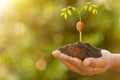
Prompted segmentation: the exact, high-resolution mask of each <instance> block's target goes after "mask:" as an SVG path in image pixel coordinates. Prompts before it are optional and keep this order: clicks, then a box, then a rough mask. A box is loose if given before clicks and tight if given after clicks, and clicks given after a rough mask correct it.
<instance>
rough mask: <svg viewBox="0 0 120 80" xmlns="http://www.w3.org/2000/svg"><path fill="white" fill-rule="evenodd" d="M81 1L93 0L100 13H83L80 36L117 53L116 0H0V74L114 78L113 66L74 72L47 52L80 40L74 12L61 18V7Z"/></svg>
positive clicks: (28, 79)
mask: <svg viewBox="0 0 120 80" xmlns="http://www.w3.org/2000/svg"><path fill="white" fill-rule="evenodd" d="M86 1H91V2H94V3H96V4H97V5H98V6H99V7H98V12H99V14H98V15H92V14H90V13H85V14H84V15H83V16H82V21H84V22H85V25H86V26H85V28H84V31H83V41H84V42H89V43H91V44H93V45H94V46H96V47H99V48H102V49H107V50H109V51H110V52H112V53H120V10H119V9H120V0H0V80H119V79H120V73H119V72H113V71H107V72H105V73H101V74H98V75H94V76H90V77H89V76H87V77H85V76H82V75H79V74H77V73H74V72H72V71H70V70H68V69H67V68H66V67H65V66H64V65H63V64H61V63H60V62H59V61H58V60H57V59H55V58H54V57H53V56H52V55H51V52H52V51H53V50H55V49H57V48H58V47H60V46H62V45H65V44H69V43H73V42H77V41H79V37H78V36H79V34H78V32H77V31H76V28H75V26H76V22H77V21H78V20H79V19H78V17H77V16H76V15H75V14H73V16H72V17H69V18H68V20H64V19H63V17H61V16H60V13H61V12H60V11H61V9H62V8H63V7H66V6H68V5H74V4H76V3H77V4H81V3H84V2H86Z"/></svg>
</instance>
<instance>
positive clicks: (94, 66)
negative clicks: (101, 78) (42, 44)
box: [52, 50, 120, 76]
mask: <svg viewBox="0 0 120 80" xmlns="http://www.w3.org/2000/svg"><path fill="white" fill-rule="evenodd" d="M52 54H53V56H54V57H56V58H57V59H58V60H60V61H61V62H62V63H63V64H64V65H65V66H66V67H68V68H69V69H70V70H72V71H74V72H76V73H79V74H80V75H88V76H91V75H95V74H99V73H102V72H105V71H107V70H115V71H120V54H111V53H110V52H109V51H107V50H101V54H102V57H100V58H86V59H84V60H83V61H81V60H80V59H77V58H75V57H71V56H67V55H65V54H63V53H61V52H60V51H59V50H55V51H53V52H52Z"/></svg>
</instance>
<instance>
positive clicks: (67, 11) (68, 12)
mask: <svg viewBox="0 0 120 80" xmlns="http://www.w3.org/2000/svg"><path fill="white" fill-rule="evenodd" d="M83 10H85V11H88V12H91V13H92V14H98V11H97V5H96V4H92V3H90V2H86V3H85V4H83V5H82V7H73V6H68V7H66V8H63V9H62V10H61V16H63V17H64V19H65V20H66V19H68V17H69V16H72V14H73V12H75V13H77V15H78V17H79V22H77V25H76V29H77V30H78V31H79V38H80V42H82V30H83V28H84V22H83V21H81V14H82V11H83Z"/></svg>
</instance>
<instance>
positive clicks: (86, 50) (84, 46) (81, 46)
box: [58, 42, 102, 60]
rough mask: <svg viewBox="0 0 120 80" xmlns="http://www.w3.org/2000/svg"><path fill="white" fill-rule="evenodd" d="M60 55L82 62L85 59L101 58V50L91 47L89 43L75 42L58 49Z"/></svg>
mask: <svg viewBox="0 0 120 80" xmlns="http://www.w3.org/2000/svg"><path fill="white" fill-rule="evenodd" d="M58 50H59V51H60V52H61V53H64V54H67V55H69V56H72V57H77V58H79V59H81V60H84V59H85V58H87V57H94V58H99V57H101V56H102V54H101V53H100V51H101V49H99V48H96V47H94V46H92V45H91V44H89V43H83V42H76V43H72V44H67V45H65V46H62V47H60V48H59V49H58Z"/></svg>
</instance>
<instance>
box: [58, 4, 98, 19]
mask: <svg viewBox="0 0 120 80" xmlns="http://www.w3.org/2000/svg"><path fill="white" fill-rule="evenodd" d="M97 7H98V6H97V5H96V4H92V3H90V2H86V3H85V4H84V5H83V6H82V7H81V8H79V7H73V6H68V7H66V8H63V9H61V14H60V15H61V16H63V17H64V19H65V20H66V19H67V18H68V16H72V13H73V12H78V13H79V12H81V11H82V10H85V11H88V12H92V14H98V11H97ZM79 14H81V13H79Z"/></svg>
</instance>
